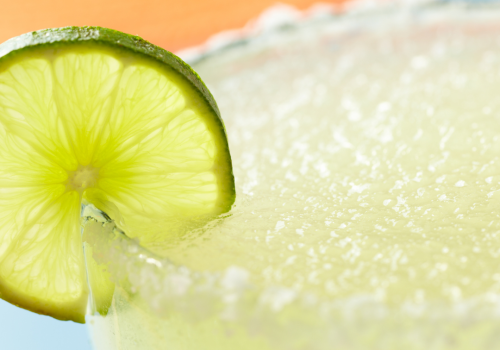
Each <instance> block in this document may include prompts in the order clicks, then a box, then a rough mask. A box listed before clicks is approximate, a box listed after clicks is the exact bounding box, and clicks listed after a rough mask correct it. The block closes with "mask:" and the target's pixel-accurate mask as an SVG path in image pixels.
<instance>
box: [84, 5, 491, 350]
mask: <svg viewBox="0 0 500 350" xmlns="http://www.w3.org/2000/svg"><path fill="white" fill-rule="evenodd" d="M499 20H500V9H498V10H497V8H496V7H495V5H488V6H487V7H486V8H484V7H479V6H475V7H473V8H468V7H467V6H466V5H463V4H461V5H458V6H456V5H453V4H451V5H450V4H442V3H427V4H425V5H417V6H412V7H402V6H398V5H391V6H388V7H386V8H383V9H376V10H370V11H356V12H350V13H347V14H346V15H342V16H338V17H334V16H328V15H325V16H317V17H315V18H313V19H310V20H308V21H304V22H300V23H295V24H293V25H288V26H285V27H283V28H281V29H279V30H272V31H270V32H266V33H263V34H260V35H257V36H255V37H252V38H251V39H248V40H242V41H238V42H234V43H233V44H231V45H228V46H226V47H225V48H223V49H218V50H215V51H213V52H209V53H207V54H205V55H203V56H202V57H199V58H198V59H197V60H196V61H195V62H193V67H194V69H195V70H196V71H197V72H198V73H199V74H200V76H201V77H202V78H203V79H204V81H205V82H206V84H207V86H208V87H209V88H210V90H211V91H212V93H213V95H214V96H215V98H216V100H217V102H218V104H219V107H220V110H221V113H222V115H223V118H224V121H225V125H226V129H227V134H228V138H229V144H230V149H231V154H232V158H233V164H234V174H235V177H236V189H237V199H236V203H235V205H234V207H233V209H232V210H231V211H230V212H229V213H226V214H224V215H222V216H220V217H218V218H216V219H213V220H211V221H209V222H205V223H198V225H193V227H196V228H193V229H191V230H189V231H182V230H176V229H175V227H173V228H171V227H168V225H166V226H165V231H166V232H169V235H168V238H167V239H165V240H164V241H163V242H155V244H154V245H147V246H145V245H143V244H142V242H138V241H137V240H133V239H129V238H127V236H126V232H123V231H125V230H123V229H122V228H121V227H119V225H117V224H115V223H114V222H112V221H110V220H108V218H107V217H106V215H105V214H102V213H101V212H99V211H98V210H97V209H95V208H94V207H92V206H88V207H87V208H85V210H84V214H83V216H84V217H85V218H86V219H85V220H86V224H85V229H84V232H83V238H84V240H85V242H86V245H87V247H89V251H90V250H91V251H92V252H91V254H87V258H88V260H90V261H91V263H92V264H95V265H96V266H97V268H99V269H102V270H105V271H106V274H108V275H109V278H110V280H111V281H112V282H113V283H114V284H115V285H116V287H115V290H114V297H113V300H112V301H111V303H110V304H107V305H105V306H104V307H98V306H96V305H97V304H98V303H99V300H98V299H99V296H98V295H96V294H95V293H94V296H93V298H94V303H91V304H90V305H91V306H90V310H89V312H90V314H91V315H90V316H88V322H89V324H90V330H91V334H92V338H93V342H94V346H95V348H96V349H98V350H109V349H120V350H125V349H172V350H180V349H182V350H201V349H203V350H212V349H214V350H215V349H217V350H222V349H245V350H257V349H259V350H292V349H307V350H323V349H324V350H331V349H339V350H340V349H342V350H344V349H345V350H347V349H384V350H386V349H402V348H406V349H412V350H413V349H415V350H416V349H426V350H428V349H436V350H441V349H493V348H497V347H499V346H500V273H499V272H498V271H499V267H500V216H499V211H498V209H499V208H500V192H499V190H500V158H499V157H500V156H499V155H500V115H499V112H500V109H499V108H500V105H499V102H498V97H497V95H498V94H497V91H499V89H500V55H499V54H498V49H499V46H500V40H499V36H498V33H499V30H500V25H499V23H500V21H499ZM124 220H126V218H124ZM94 268H95V267H94ZM89 279H90V285H91V286H93V285H94V286H97V287H94V288H93V289H96V290H99V288H102V286H101V287H100V285H102V284H106V282H102V281H92V273H90V274H89ZM96 300H97V301H96ZM104 303H106V302H104ZM98 309H99V310H100V312H97V311H96V310H98Z"/></svg>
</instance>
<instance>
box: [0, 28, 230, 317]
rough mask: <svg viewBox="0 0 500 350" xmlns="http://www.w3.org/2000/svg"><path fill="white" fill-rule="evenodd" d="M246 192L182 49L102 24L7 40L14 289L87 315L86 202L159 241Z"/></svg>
mask: <svg viewBox="0 0 500 350" xmlns="http://www.w3.org/2000/svg"><path fill="white" fill-rule="evenodd" d="M234 197H235V192H234V179H233V175H232V167H231V158H230V155H229V149H228V145H227V139H226V134H225V130H224V126H223V123H222V120H221V118H220V114H219V110H218V108H217V105H216V103H215V101H214V99H213V97H212V95H211V94H210V92H209V91H208V89H207V88H206V87H205V85H204V84H203V82H202V81H201V80H200V78H199V77H198V75H197V74H196V73H195V72H194V71H193V70H192V69H191V68H190V67H189V66H188V65H187V64H185V63H184V62H182V61H181V60H180V59H179V58H178V57H176V56H175V55H173V54H172V53H170V52H167V51H165V50H163V49H161V48H158V47H156V46H154V45H152V44H150V43H148V42H146V41H144V40H142V39H140V38H138V37H134V36H131V35H127V34H123V33H120V32H117V31H114V30H110V29H104V28H98V27H84V28H77V27H68V28H61V29H48V30H43V31H39V32H33V33H29V34H25V35H22V36H19V37H17V38H14V39H11V40H9V41H7V42H5V43H3V44H2V45H0V297H1V298H3V299H5V300H7V301H9V302H11V303H13V304H16V305H18V306H20V307H23V308H26V309H29V310H31V311H34V312H37V313H41V314H46V315H50V316H53V317H55V318H58V319H61V320H73V321H76V322H82V323H83V322H85V317H84V316H85V308H86V304H87V298H88V288H87V282H86V273H85V264H84V254H83V250H82V239H81V233H80V210H81V205H82V203H87V202H90V203H92V204H94V205H95V206H96V207H97V208H99V209H101V210H103V211H104V212H106V213H107V214H108V215H110V216H111V217H112V218H113V219H114V220H116V221H117V223H118V224H119V225H123V226H124V227H126V232H127V234H128V235H130V236H131V237H137V238H138V239H140V240H141V242H144V244H150V245H151V244H154V242H155V241H157V240H161V239H163V240H164V239H167V238H168V237H167V236H168V235H169V234H170V233H169V232H172V231H176V232H178V231H179V230H180V229H179V227H180V228H182V227H183V225H184V223H188V222H193V220H194V221H196V220H198V219H199V218H207V217H213V216H214V215H217V214H220V213H222V212H225V211H227V210H229V208H230V207H231V205H232V203H233V202H234ZM169 223H172V225H171V226H172V230H169ZM94 270H98V269H94ZM106 290H109V288H106ZM109 293H112V290H111V291H110V292H109Z"/></svg>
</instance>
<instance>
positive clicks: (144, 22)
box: [0, 0, 344, 51]
mask: <svg viewBox="0 0 500 350" xmlns="http://www.w3.org/2000/svg"><path fill="white" fill-rule="evenodd" d="M343 1H344V0H329V1H323V3H325V2H326V3H331V4H336V5H340V4H341V3H342V2H343ZM280 2H281V3H286V4H290V5H293V6H295V7H297V8H299V9H302V10H303V9H307V8H308V7H310V6H311V5H312V4H314V3H315V2H316V1H314V0H281V1H280ZM275 3H276V1H272V0H181V1H179V0H144V1H135V0H134V1H126V0H125V1H124V0H122V1H119V0H79V1H77V0H0V42H3V41H5V40H7V39H9V38H11V37H13V36H17V35H19V34H22V33H26V32H29V31H33V30H38V29H44V28H50V27H63V26H71V25H74V26H82V25H96V26H102V27H109V28H113V29H117V30H120V31H123V32H127V33H130V34H136V35H139V36H141V37H143V38H145V39H146V40H149V41H151V42H152V43H154V44H156V45H159V46H162V47H164V48H166V49H167V50H170V51H176V50H179V49H181V48H185V47H188V46H192V45H196V44H200V43H202V42H204V41H205V40H206V39H207V38H208V37H209V36H210V35H212V34H214V33H217V32H220V31H221V30H225V29H235V28H241V27H242V26H244V25H245V24H246V23H247V22H248V21H249V20H250V19H252V18H255V17H256V16H258V15H259V14H260V13H261V12H262V11H263V10H264V9H266V8H268V7H269V6H271V5H273V4H275Z"/></svg>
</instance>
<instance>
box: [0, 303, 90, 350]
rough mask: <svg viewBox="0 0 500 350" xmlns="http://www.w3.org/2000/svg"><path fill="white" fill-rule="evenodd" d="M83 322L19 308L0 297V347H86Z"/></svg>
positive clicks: (30, 349)
mask: <svg viewBox="0 0 500 350" xmlns="http://www.w3.org/2000/svg"><path fill="white" fill-rule="evenodd" d="M91 348H92V347H91V345H90V338H89V336H88V333H87V326H86V325H84V324H78V323H74V322H62V321H58V320H55V319H53V318H51V317H47V316H41V315H37V314H34V313H32V312H29V311H26V310H23V309H21V308H18V307H16V306H14V305H11V304H9V303H7V302H5V301H3V300H1V299H0V349H2V350H90V349H91Z"/></svg>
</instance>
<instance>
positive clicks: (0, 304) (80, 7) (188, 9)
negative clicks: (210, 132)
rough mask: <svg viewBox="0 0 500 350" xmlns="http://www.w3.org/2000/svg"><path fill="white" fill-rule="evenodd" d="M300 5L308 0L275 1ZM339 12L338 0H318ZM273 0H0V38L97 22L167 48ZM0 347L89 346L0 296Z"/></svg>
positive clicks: (238, 23) (78, 329)
mask: <svg viewBox="0 0 500 350" xmlns="http://www.w3.org/2000/svg"><path fill="white" fill-rule="evenodd" d="M279 3H281V4H287V5H292V6H294V7H295V8H297V9H299V10H306V9H308V8H310V7H311V6H312V5H313V4H316V3H318V2H317V1H314V0H281V1H280V2H279ZM322 3H326V4H329V5H334V6H335V7H336V8H338V10H339V11H342V6H343V3H344V0H328V1H322ZM275 4H277V2H276V1H273V0H251V1H237V0H182V1H178V0H142V1H127V0H125V1H118V0H85V1H84V0H29V1H28V0H0V42H4V41H5V40H7V39H9V38H11V37H14V36H17V35H20V34H23V33H26V32H29V31H33V30H38V29H44V28H51V27H64V26H84V25H89V26H102V27H108V28H112V29H116V30H120V31H123V32H126V33H130V34H135V35H139V36H141V37H143V38H144V39H146V40H148V41H150V42H152V43H154V44H156V45H159V46H161V47H163V48H165V49H167V50H169V51H173V52H176V51H179V50H182V49H185V48H188V47H191V46H194V45H199V44H202V43H203V42H204V41H206V40H207V39H208V38H209V37H210V36H212V35H213V34H216V33H218V32H220V31H223V30H230V29H238V28H241V27H243V26H245V24H247V23H248V21H249V20H251V19H252V18H255V17H257V16H258V15H259V14H260V13H262V12H263V11H264V10H265V9H267V8H269V7H270V6H272V5H275ZM0 349H2V350H49V349H50V350H59V349H64V350H66V349H71V350H90V349H91V344H90V340H89V338H88V336H87V330H86V327H85V326H84V325H80V324H75V323H72V322H60V321H56V320H54V319H52V318H50V317H46V316H40V315H36V314H33V313H31V312H28V311H25V310H22V309H19V308H17V307H15V306H13V305H10V304H8V303H6V302H4V301H3V300H0Z"/></svg>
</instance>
